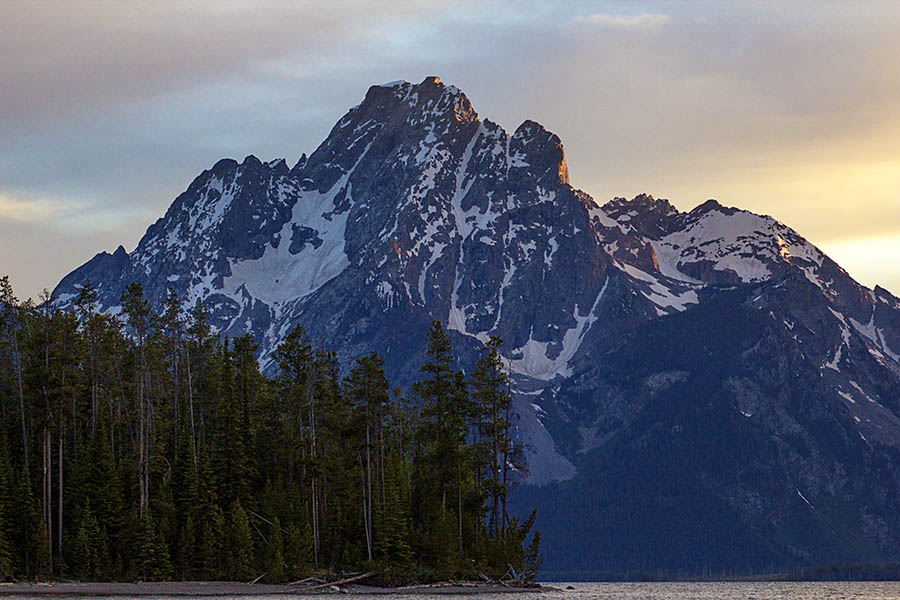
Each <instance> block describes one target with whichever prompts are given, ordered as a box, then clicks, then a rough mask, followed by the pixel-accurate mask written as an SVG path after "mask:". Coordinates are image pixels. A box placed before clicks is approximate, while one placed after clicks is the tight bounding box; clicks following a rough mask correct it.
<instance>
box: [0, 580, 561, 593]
mask: <svg viewBox="0 0 900 600" xmlns="http://www.w3.org/2000/svg"><path fill="white" fill-rule="evenodd" d="M551 589H553V588H550V587H543V586H539V587H513V586H509V587H507V586H503V585H499V584H495V583H486V582H456V581H453V582H446V583H437V584H422V585H409V586H402V587H396V588H393V587H378V586H368V585H354V584H348V585H342V586H329V587H325V588H320V589H309V587H308V586H299V585H289V584H269V583H241V582H237V581H145V582H115V581H104V582H99V581H98V582H83V583H79V582H52V583H51V582H39V583H33V582H30V583H0V596H184V597H192V596H278V595H294V596H317V595H322V594H335V593H343V594H368V595H388V594H390V595H410V594H447V595H473V594H485V593H501V594H503V593H507V594H517V593H527V592H533V593H540V592H543V591H547V590H551Z"/></svg>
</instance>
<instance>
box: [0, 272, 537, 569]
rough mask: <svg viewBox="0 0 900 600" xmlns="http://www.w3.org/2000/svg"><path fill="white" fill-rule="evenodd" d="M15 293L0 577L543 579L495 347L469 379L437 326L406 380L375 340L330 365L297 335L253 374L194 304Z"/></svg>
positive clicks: (0, 351) (10, 298)
mask: <svg viewBox="0 0 900 600" xmlns="http://www.w3.org/2000/svg"><path fill="white" fill-rule="evenodd" d="M41 300H42V302H41V304H39V305H37V306H35V305H33V304H32V303H31V302H30V301H29V302H19V301H18V300H17V299H16V298H15V296H14V295H13V290H12V288H11V287H10V284H9V280H8V278H3V279H0V398H2V406H0V425H2V426H0V575H2V576H3V577H4V578H9V577H16V578H20V579H22V578H54V577H55V578H73V579H81V580H114V579H170V578H171V579H233V580H246V581H249V580H252V579H255V578H256V577H258V576H260V575H262V576H263V579H262V580H263V581H270V582H278V581H286V580H289V579H293V578H300V577H304V576H307V575H310V574H313V573H328V572H330V573H341V572H350V571H358V570H363V569H371V570H378V571H379V573H380V577H381V579H382V581H384V582H388V583H390V582H401V581H408V580H421V581H425V580H436V579H448V578H479V577H480V576H481V575H482V574H485V575H487V576H488V577H493V578H499V577H502V576H503V575H504V574H505V573H506V572H507V571H508V570H510V571H511V569H510V567H512V569H515V571H516V572H517V573H519V574H521V573H523V572H524V573H526V574H532V575H533V573H534V572H536V570H537V568H538V566H539V562H540V559H539V557H538V545H539V543H540V536H539V534H538V533H534V534H533V535H529V530H530V529H531V526H532V524H533V522H534V515H532V517H531V518H529V519H528V520H526V521H525V522H520V521H519V520H517V519H516V518H514V517H510V516H509V515H508V514H507V509H506V498H507V490H508V488H509V485H510V483H511V480H512V479H513V477H514V476H515V475H516V474H517V472H518V474H521V473H522V472H524V469H525V465H524V464H523V453H522V448H521V446H520V445H519V444H517V443H516V442H515V441H514V438H513V429H514V428H513V426H512V424H511V416H510V394H509V384H508V378H507V374H506V372H505V369H504V365H503V363H502V360H501V358H500V354H499V348H500V343H501V342H500V340H499V339H496V338H494V339H492V340H491V341H490V343H489V344H487V346H486V348H485V351H484V353H483V356H482V357H481V359H480V360H479V362H478V364H477V365H476V367H475V368H474V369H473V371H472V373H471V374H470V376H468V377H466V376H464V375H463V374H462V373H461V372H460V371H458V370H455V369H454V355H453V352H452V348H451V345H450V341H449V339H448V337H447V336H446V334H445V333H444V331H443V329H442V328H441V325H440V323H439V322H434V323H433V324H432V327H431V329H430V331H429V333H428V340H427V342H428V352H427V357H426V359H425V364H423V365H422V367H421V372H420V377H419V380H418V381H417V382H416V383H415V384H414V385H413V386H412V389H411V390H409V391H408V393H403V392H401V391H400V390H392V389H391V386H390V383H389V382H388V381H387V379H386V377H385V374H384V370H383V360H382V359H381V358H380V357H379V356H378V355H377V354H371V355H369V356H364V357H362V358H360V359H359V360H358V361H357V362H356V364H355V366H354V367H353V369H352V370H351V371H350V372H349V373H348V374H346V376H344V377H341V374H340V372H339V369H338V365H337V363H336V358H335V355H334V353H332V352H328V351H326V350H324V349H321V348H317V347H315V346H314V345H313V344H312V343H311V342H310V340H309V338H308V336H307V335H306V334H305V333H304V331H303V330H302V329H301V328H299V327H298V328H297V329H295V330H294V331H292V332H291V333H290V334H289V335H288V336H287V337H286V338H285V339H284V341H283V342H282V344H281V345H280V346H278V348H277V350H276V351H275V353H274V355H273V357H274V360H275V363H276V364H277V373H278V374H277V376H275V377H273V378H270V377H267V376H265V375H263V374H261V373H260V370H259V365H258V362H257V360H256V358H255V356H254V352H255V350H256V348H257V347H256V344H254V342H253V339H252V338H251V337H250V336H244V337H238V338H234V339H230V340H229V339H220V338H219V337H218V336H216V335H215V334H214V333H213V332H212V330H211V327H210V325H209V323H208V320H207V313H206V311H205V309H204V307H203V304H202V303H201V302H200V301H197V303H196V304H195V305H194V306H193V307H192V308H191V310H189V311H188V312H187V313H186V314H184V313H183V312H182V310H181V306H182V304H181V302H180V299H179V298H178V297H177V296H176V295H175V294H174V292H171V293H170V294H169V296H168V298H167V300H166V302H165V305H164V308H163V310H162V314H156V313H154V311H153V310H152V309H151V306H150V304H149V302H148V301H147V300H146V299H145V297H144V294H143V291H142V289H141V286H140V285H138V284H132V285H130V286H129V287H128V288H127V290H126V291H125V293H124V294H123V295H122V298H121V300H122V307H123V310H122V313H121V314H119V315H114V316H109V315H103V314H99V313H98V312H97V311H96V292H95V290H94V289H93V288H91V287H90V286H86V287H85V288H83V289H82V290H81V293H80V296H79V297H78V298H77V301H76V302H75V307H76V308H75V310H74V311H73V312H62V311H57V310H52V309H51V308H50V303H49V302H47V298H46V293H45V297H44V298H42V299H41Z"/></svg>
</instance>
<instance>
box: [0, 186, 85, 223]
mask: <svg viewBox="0 0 900 600" xmlns="http://www.w3.org/2000/svg"><path fill="white" fill-rule="evenodd" d="M79 208H80V206H79V205H78V204H75V203H72V202H60V201H56V200H46V199H40V200H30V199H23V198H17V197H14V196H11V195H9V194H5V193H2V192H0V219H3V220H9V221H16V222H19V223H38V222H41V221H46V220H48V219H58V218H60V217H64V216H69V215H72V214H73V213H75V212H76V211H77V210H78V209H79Z"/></svg>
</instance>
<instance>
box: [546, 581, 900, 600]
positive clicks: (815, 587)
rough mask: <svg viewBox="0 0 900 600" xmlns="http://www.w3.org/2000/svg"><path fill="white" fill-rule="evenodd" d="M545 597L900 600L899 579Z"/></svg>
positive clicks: (667, 586) (582, 587) (610, 586)
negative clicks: (897, 580)
mask: <svg viewBox="0 0 900 600" xmlns="http://www.w3.org/2000/svg"><path fill="white" fill-rule="evenodd" d="M547 585H552V586H554V587H558V588H559V587H561V588H565V587H566V586H567V585H571V586H572V587H574V588H575V589H574V590H565V589H563V590H562V591H559V592H549V593H546V594H540V595H539V597H540V598H542V599H544V598H546V599H547V600H550V599H551V598H552V599H553V600H557V599H559V600H561V599H563V598H566V599H568V600H826V599H827V600H850V599H855V600H889V599H892V600H894V599H895V600H900V582H895V581H889V582H882V581H877V582H868V581H866V582H834V583H831V582H789V583H783V582H778V583H766V582H762V583H759V582H752V583H751V582H746V583H745V582H740V583H572V584H547Z"/></svg>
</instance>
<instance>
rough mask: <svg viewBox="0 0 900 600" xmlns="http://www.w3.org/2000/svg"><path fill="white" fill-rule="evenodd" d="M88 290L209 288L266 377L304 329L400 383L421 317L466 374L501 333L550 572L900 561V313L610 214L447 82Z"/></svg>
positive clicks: (741, 226) (792, 253) (238, 194)
mask: <svg viewBox="0 0 900 600" xmlns="http://www.w3.org/2000/svg"><path fill="white" fill-rule="evenodd" d="M88 281H90V282H91V283H92V284H93V285H94V286H95V287H96V288H97V290H98V292H99V304H100V308H101V310H102V311H104V312H106V313H107V314H117V313H119V312H121V307H120V305H119V298H120V296H121V294H122V291H123V290H124V288H125V286H126V285H128V284H129V283H131V282H133V281H136V282H139V283H141V284H142V285H143V288H144V291H145V294H146V295H147V297H148V299H149V300H150V301H151V303H152V304H153V305H154V306H155V307H156V308H159V307H160V306H161V305H162V302H163V299H164V298H165V296H166V295H167V293H168V291H169V290H170V289H172V290H175V291H176V292H177V293H178V295H179V297H180V298H181V299H182V301H183V303H184V305H185V307H186V308H187V307H188V306H191V305H193V304H194V302H195V301H196V300H197V299H202V300H203V302H204V303H205V305H206V306H207V308H208V309H209V311H210V317H211V321H212V323H213V324H214V325H215V327H216V329H217V330H218V331H219V332H221V333H222V334H223V335H228V336H236V335H243V334H245V333H248V332H249V333H251V334H252V335H253V336H254V338H255V339H256V340H257V342H258V343H259V360H260V363H261V365H262V367H263V368H264V369H266V370H268V371H270V372H271V371H273V370H274V368H275V367H274V364H273V361H272V352H273V350H274V349H275V347H276V346H277V344H278V343H279V341H280V340H281V339H282V338H283V337H284V336H285V335H286V334H287V332H289V331H290V330H291V329H292V328H293V327H294V326H295V325H297V324H301V325H302V326H303V327H304V328H305V329H306V330H307V331H308V332H310V334H311V336H312V337H313V338H314V339H317V340H321V341H323V342H324V343H325V344H327V345H328V346H329V347H331V348H333V349H334V350H335V351H336V352H337V353H338V355H339V357H340V361H341V364H343V365H345V366H347V365H349V364H351V363H352V361H354V360H355V359H356V358H357V357H359V356H361V355H362V354H364V353H368V352H370V351H372V350H375V351H378V352H379V353H381V354H382V355H384V356H385V358H386V368H387V371H388V374H389V375H390V376H391V378H392V379H395V380H397V381H398V382H400V383H402V384H404V385H405V384H407V383H408V382H410V381H411V380H412V379H413V378H415V377H416V375H417V373H416V369H417V367H418V365H419V364H421V361H422V357H423V352H424V343H425V342H424V340H425V331H426V329H427V327H428V325H429V323H430V321H431V320H432V319H439V320H441V321H442V322H443V323H444V324H445V325H446V327H447V329H448V330H449V331H450V332H451V335H452V339H453V342H454V344H455V347H456V348H457V349H458V351H459V353H460V356H462V362H463V364H462V365H461V366H462V367H463V368H467V367H468V366H470V365H471V361H472V359H473V357H474V356H475V353H476V351H477V350H478V349H479V348H480V347H481V345H482V344H483V343H484V342H486V341H487V340H488V338H489V336H492V335H496V336H500V337H501V338H502V339H503V340H504V346H503V348H504V355H505V358H506V359H507V361H508V365H509V369H510V372H511V373H512V376H513V383H514V385H513V392H514V397H515V405H516V412H517V414H518V421H517V423H518V430H519V433H520V435H521V436H522V438H523V440H524V441H525V442H526V443H527V448H528V449H527V455H528V461H529V466H530V474H529V475H528V477H527V479H526V484H528V485H525V486H521V487H520V489H519V491H518V496H519V498H521V499H522V503H523V505H530V504H534V503H537V505H538V506H539V510H540V512H539V515H540V516H539V521H538V523H539V527H540V528H541V529H542V536H543V539H544V553H545V557H546V563H545V565H546V569H547V571H548V573H549V574H551V575H552V574H557V575H559V576H569V577H578V576H589V575H591V574H593V575H598V574H603V573H631V574H635V573H657V574H658V573H691V574H694V573H704V572H735V573H739V572H740V573H743V572H761V571H767V570H771V569H784V568H789V567H793V566H800V565H805V564H814V563H821V562H826V561H834V560H846V561H875V562H877V561H884V560H897V559H900V512H898V511H897V507H898V506H900V485H898V484H900V300H898V298H896V297H894V296H893V295H891V294H890V293H889V292H888V291H887V290H884V289H881V288H879V287H876V288H875V289H867V288H866V287H864V286H862V285H860V284H858V283H857V282H856V281H854V280H853V278H852V277H851V276H850V275H849V274H848V273H847V272H845V271H844V270H843V269H842V268H841V267H840V266H838V265H837V264H836V263H835V262H834V261H832V260H831V259H830V258H828V257H827V256H826V255H825V254H823V253H822V252H821V251H820V250H819V249H817V248H816V247H815V246H814V245H812V244H811V243H809V242H808V241H806V240H805V239H804V238H803V237H801V236H800V235H799V234H798V233H797V232H795V231H794V230H792V229H791V228H790V227H788V226H786V225H784V224H782V223H779V222H778V221H776V220H775V219H773V218H771V217H768V216H762V215H756V214H753V213H751V212H747V211H744V210H740V209H737V208H729V207H725V206H722V205H721V204H719V203H717V202H716V201H714V200H709V201H707V202H705V203H703V204H701V205H700V206H698V207H696V208H695V209H693V210H691V211H690V212H681V211H679V210H677V209H676V208H675V207H674V206H672V205H671V204H669V203H668V202H667V201H666V200H660V199H655V198H653V197H651V196H646V195H641V196H638V197H636V198H634V199H631V200H626V199H624V198H615V199H613V200H611V201H609V202H607V203H606V204H603V205H600V204H598V203H597V202H595V201H594V200H593V199H592V198H591V197H590V196H589V195H588V194H586V193H584V192H582V191H580V190H578V189H576V188H574V187H572V185H571V184H570V182H569V175H568V170H567V168H566V159H565V152H564V150H563V145H562V142H561V141H560V139H559V138H558V137H557V136H556V135H554V134H553V133H551V132H549V131H547V130H546V129H544V127H542V126H541V125H540V124H538V123H536V122H534V121H526V122H524V123H522V124H521V125H520V126H519V127H518V128H517V129H516V130H515V131H514V132H512V133H511V134H510V133H508V132H507V131H505V130H504V129H503V128H502V127H501V126H500V125H498V124H496V123H493V122H491V121H489V120H487V119H481V118H480V117H479V116H478V114H477V113H476V112H475V109H474V108H473V107H472V105H471V103H470V102H469V100H468V98H467V97H466V96H465V94H463V93H462V92H461V91H460V90H459V89H457V88H455V87H453V86H451V85H446V84H444V83H442V82H441V81H440V80H439V79H438V78H437V77H428V78H426V79H425V80H424V81H422V82H421V83H418V84H412V83H408V82H405V81H400V82H394V83H390V84H385V85H379V86H373V87H371V88H370V89H369V90H368V92H367V93H366V96H365V98H364V99H363V101H362V102H361V103H360V104H359V105H358V106H356V107H354V108H351V109H350V110H349V111H348V112H347V113H346V114H345V115H344V116H343V117H342V118H341V119H340V120H339V121H338V122H337V124H335V126H334V128H333V129H332V130H331V133H330V134H329V135H328V137H327V138H326V139H325V141H324V142H322V144H321V145H320V146H319V147H318V148H317V149H316V150H315V151H314V152H312V153H311V154H310V155H309V156H308V157H306V156H305V155H304V156H303V157H301V158H300V160H299V161H298V162H297V163H296V164H294V165H293V166H290V165H288V163H287V162H285V160H283V159H278V160H272V161H269V162H262V161H260V160H258V159H257V158H256V157H254V156H248V157H247V158H245V159H244V160H243V161H241V162H237V161H235V160H231V159H224V160H221V161H219V162H217V163H216V164H215V165H213V166H212V168H210V169H209V170H207V171H204V172H203V173H201V174H200V175H199V176H198V177H197V178H196V179H195V180H194V181H193V182H192V183H191V184H190V186H188V188H187V190H186V191H185V192H184V193H182V194H181V195H180V196H178V197H177V198H176V199H175V201H174V202H173V203H172V205H171V206H170V208H169V209H168V211H167V212H166V214H165V215H164V216H163V217H162V218H161V219H159V220H158V221H157V222H156V223H154V224H153V225H151V226H150V227H149V228H148V230H147V232H146V234H145V235H144V237H143V238H142V239H141V241H140V242H139V244H138V245H137V247H136V248H135V249H134V250H133V251H132V252H130V253H129V252H126V251H125V250H124V249H123V248H122V247H119V248H118V249H117V250H116V251H115V252H114V253H113V254H109V253H106V252H103V253H100V254H98V255H97V256H95V257H94V258H93V259H92V260H90V261H89V262H87V263H86V264H84V265H83V266H81V267H79V268H78V269H76V270H75V271H73V272H72V273H70V274H69V275H68V276H66V277H65V278H64V279H63V280H62V281H61V282H60V283H59V285H58V286H57V287H56V289H55V290H54V291H53V294H52V299H53V300H52V301H53V302H54V304H55V305H56V306H57V307H60V308H63V309H68V308H71V307H72V303H73V301H74V298H75V297H76V295H77V294H78V291H79V288H80V287H81V286H82V285H83V284H84V283H85V282H88ZM525 500H527V502H525Z"/></svg>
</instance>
